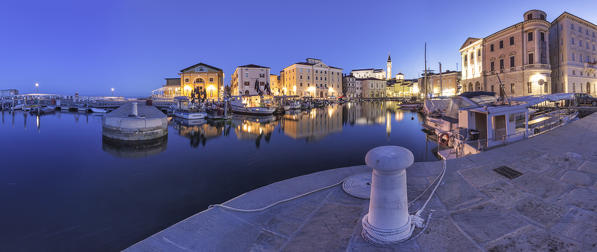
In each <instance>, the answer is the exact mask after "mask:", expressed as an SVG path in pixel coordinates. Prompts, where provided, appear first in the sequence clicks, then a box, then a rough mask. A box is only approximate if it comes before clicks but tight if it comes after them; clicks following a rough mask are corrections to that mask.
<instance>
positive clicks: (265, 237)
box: [249, 232, 286, 251]
mask: <svg viewBox="0 0 597 252" xmlns="http://www.w3.org/2000/svg"><path fill="white" fill-rule="evenodd" d="M285 242H286V239H285V238H283V237H280V236H277V235H274V234H271V233H269V232H261V233H259V236H257V240H256V241H255V243H253V245H252V246H251V248H249V251H278V250H280V248H281V247H282V245H284V243H285Z"/></svg>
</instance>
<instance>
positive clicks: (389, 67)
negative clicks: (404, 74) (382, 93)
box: [386, 52, 392, 80]
mask: <svg viewBox="0 0 597 252" xmlns="http://www.w3.org/2000/svg"><path fill="white" fill-rule="evenodd" d="M390 79H392V58H391V57H390V53H389V52H388V62H387V63H386V80H390Z"/></svg>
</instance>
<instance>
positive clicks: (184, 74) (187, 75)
mask: <svg viewBox="0 0 597 252" xmlns="http://www.w3.org/2000/svg"><path fill="white" fill-rule="evenodd" d="M179 75H180V89H181V91H182V92H181V95H184V96H191V94H192V93H203V94H205V98H206V99H209V100H217V99H219V98H222V97H221V95H222V91H223V86H224V85H223V83H224V71H222V69H220V68H217V67H214V66H210V65H207V64H204V63H198V64H195V65H192V66H190V67H187V68H185V69H182V70H180V73H179Z"/></svg>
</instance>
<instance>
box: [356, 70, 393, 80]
mask: <svg viewBox="0 0 597 252" xmlns="http://www.w3.org/2000/svg"><path fill="white" fill-rule="evenodd" d="M350 74H351V75H352V76H354V77H356V78H358V79H367V78H376V79H380V80H384V79H386V71H384V70H383V69H375V68H365V69H354V70H352V71H350Z"/></svg>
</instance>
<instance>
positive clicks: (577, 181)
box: [560, 170, 593, 186]
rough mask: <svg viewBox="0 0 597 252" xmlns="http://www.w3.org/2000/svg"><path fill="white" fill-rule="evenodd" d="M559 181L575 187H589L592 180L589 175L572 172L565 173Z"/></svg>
mask: <svg viewBox="0 0 597 252" xmlns="http://www.w3.org/2000/svg"><path fill="white" fill-rule="evenodd" d="M560 180H561V181H562V182H565V183H568V184H572V185H575V186H590V185H591V184H593V179H592V178H591V176H590V175H589V174H587V173H584V172H579V171H574V170H569V171H566V173H564V175H562V178H561V179H560Z"/></svg>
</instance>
